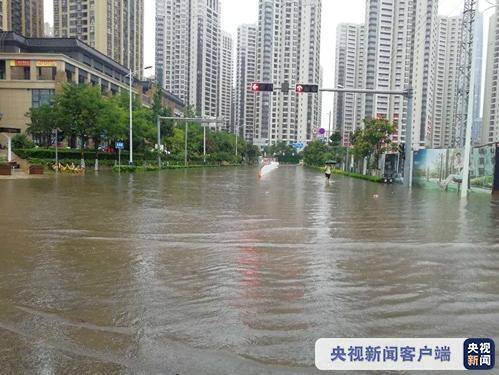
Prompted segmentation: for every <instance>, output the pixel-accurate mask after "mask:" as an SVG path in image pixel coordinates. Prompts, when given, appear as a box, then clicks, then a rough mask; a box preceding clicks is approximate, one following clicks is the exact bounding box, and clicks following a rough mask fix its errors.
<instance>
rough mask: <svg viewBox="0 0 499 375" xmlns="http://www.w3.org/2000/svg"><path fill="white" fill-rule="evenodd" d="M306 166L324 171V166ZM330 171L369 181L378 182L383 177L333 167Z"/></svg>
mask: <svg viewBox="0 0 499 375" xmlns="http://www.w3.org/2000/svg"><path fill="white" fill-rule="evenodd" d="M307 167H309V168H313V169H317V170H320V171H321V172H324V167H319V166H317V165H307ZM332 172H333V174H337V175H342V176H347V177H352V178H358V179H361V180H366V181H371V182H378V183H380V182H382V181H383V179H382V178H381V177H378V176H367V175H364V174H360V173H354V172H345V171H343V170H341V169H333V170H332Z"/></svg>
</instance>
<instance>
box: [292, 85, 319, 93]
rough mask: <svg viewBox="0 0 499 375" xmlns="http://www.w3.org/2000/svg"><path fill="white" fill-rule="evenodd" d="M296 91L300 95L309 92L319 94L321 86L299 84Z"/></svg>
mask: <svg viewBox="0 0 499 375" xmlns="http://www.w3.org/2000/svg"><path fill="white" fill-rule="evenodd" d="M295 91H296V92H297V93H298V94H303V93H309V92H310V93H318V92H319V85H314V84H305V83H297V84H296V88H295Z"/></svg>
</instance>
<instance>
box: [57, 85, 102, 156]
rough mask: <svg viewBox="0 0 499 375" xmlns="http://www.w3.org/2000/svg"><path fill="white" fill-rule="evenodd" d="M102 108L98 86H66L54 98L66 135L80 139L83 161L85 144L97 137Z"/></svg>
mask: <svg viewBox="0 0 499 375" xmlns="http://www.w3.org/2000/svg"><path fill="white" fill-rule="evenodd" d="M101 108H102V97H101V91H100V88H99V87H97V86H88V85H75V84H65V85H64V86H62V91H61V92H60V93H59V94H57V95H56V96H55V97H54V109H55V113H56V115H57V116H59V118H60V120H61V124H62V126H61V127H62V128H63V130H64V131H65V133H66V134H70V135H74V136H77V137H79V138H80V141H81V144H80V151H81V159H82V160H83V150H84V148H85V142H86V140H87V138H88V137H89V136H92V135H95V132H96V127H97V124H98V118H99V113H100V110H101Z"/></svg>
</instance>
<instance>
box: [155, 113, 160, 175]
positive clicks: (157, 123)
mask: <svg viewBox="0 0 499 375" xmlns="http://www.w3.org/2000/svg"><path fill="white" fill-rule="evenodd" d="M160 122H161V119H160V118H159V116H158V117H157V119H156V127H157V129H156V131H157V133H158V167H159V169H161V124H160Z"/></svg>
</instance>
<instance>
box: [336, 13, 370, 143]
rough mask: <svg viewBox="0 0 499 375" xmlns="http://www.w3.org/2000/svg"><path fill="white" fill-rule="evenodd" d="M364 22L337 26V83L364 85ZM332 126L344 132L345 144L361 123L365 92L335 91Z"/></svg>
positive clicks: (347, 87)
mask: <svg viewBox="0 0 499 375" xmlns="http://www.w3.org/2000/svg"><path fill="white" fill-rule="evenodd" d="M364 40H365V26H364V25H363V24H362V25H357V24H347V23H342V24H339V25H338V27H337V28H336V55H335V87H341V88H346V89H361V88H363V85H364V69H363V68H364V52H365V51H364V49H365V43H364ZM333 113H334V117H333V129H334V130H335V131H339V132H341V135H342V138H343V140H344V143H345V144H348V141H349V138H350V135H351V133H352V132H353V131H355V130H356V129H357V128H358V127H359V126H361V124H362V95H360V94H353V93H336V94H335V98H334V111H333Z"/></svg>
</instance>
